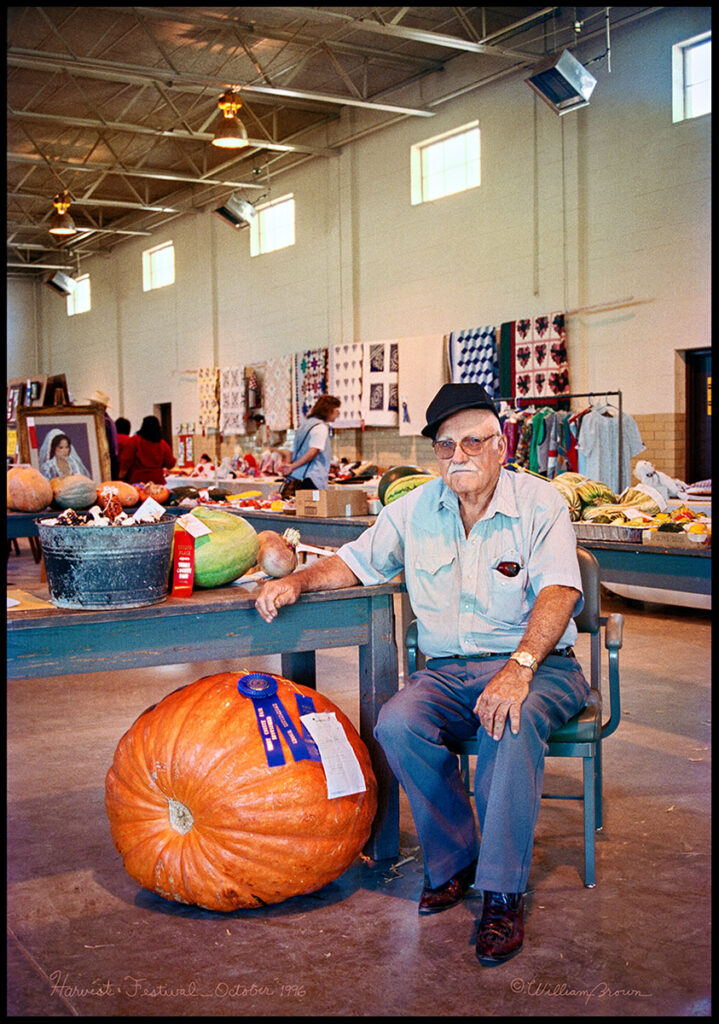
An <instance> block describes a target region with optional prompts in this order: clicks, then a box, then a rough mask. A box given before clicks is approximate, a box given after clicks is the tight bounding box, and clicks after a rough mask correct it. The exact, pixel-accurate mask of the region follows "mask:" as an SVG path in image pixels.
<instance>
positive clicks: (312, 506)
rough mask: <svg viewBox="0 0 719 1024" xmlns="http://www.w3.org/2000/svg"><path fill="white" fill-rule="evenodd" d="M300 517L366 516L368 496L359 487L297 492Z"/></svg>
mask: <svg viewBox="0 0 719 1024" xmlns="http://www.w3.org/2000/svg"><path fill="white" fill-rule="evenodd" d="M295 508H296V510H297V515H298V516H317V518H318V519H329V518H345V517H346V516H366V515H368V514H369V509H368V506H367V494H366V493H365V491H363V490H361V489H360V488H358V487H336V488H333V489H331V490H327V491H295Z"/></svg>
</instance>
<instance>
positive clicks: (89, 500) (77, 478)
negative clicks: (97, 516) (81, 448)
mask: <svg viewBox="0 0 719 1024" xmlns="http://www.w3.org/2000/svg"><path fill="white" fill-rule="evenodd" d="M50 486H51V487H52V500H53V502H54V503H55V504H56V505H59V506H60V508H74V509H78V508H90V506H91V505H95V504H96V503H97V484H94V483H93V482H92V480H91V479H90V477H89V476H85V475H84V474H83V473H70V475H69V476H57V477H53V479H52V480H51V481H50Z"/></svg>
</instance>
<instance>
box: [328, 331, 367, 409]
mask: <svg viewBox="0 0 719 1024" xmlns="http://www.w3.org/2000/svg"><path fill="white" fill-rule="evenodd" d="M328 381H329V383H328V387H327V390H328V392H329V394H330V395H334V396H335V397H336V398H339V400H340V401H341V402H342V405H341V406H340V412H339V416H338V417H337V419H336V420H335V421H334V424H333V426H334V428H335V429H337V427H359V426H361V425H362V346H361V345H360V344H359V343H355V344H347V345H334V346H333V347H332V348H331V349H330V350H329V372H328Z"/></svg>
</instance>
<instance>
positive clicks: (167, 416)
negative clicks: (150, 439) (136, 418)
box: [152, 402, 172, 448]
mask: <svg viewBox="0 0 719 1024" xmlns="http://www.w3.org/2000/svg"><path fill="white" fill-rule="evenodd" d="M152 411H153V413H154V414H155V416H157V418H158V420H159V421H160V427H161V428H162V436H163V438H164V439H165V441H167V443H168V444H169V446H170V448H172V402H155V404H154V405H153V407H152Z"/></svg>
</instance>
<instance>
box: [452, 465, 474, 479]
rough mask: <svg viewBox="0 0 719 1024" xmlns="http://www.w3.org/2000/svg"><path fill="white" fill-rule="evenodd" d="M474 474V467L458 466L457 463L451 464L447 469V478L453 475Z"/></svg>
mask: <svg viewBox="0 0 719 1024" xmlns="http://www.w3.org/2000/svg"><path fill="white" fill-rule="evenodd" d="M476 472H477V470H476V469H475V468H474V466H468V465H466V464H464V465H458V464H457V463H453V464H452V465H451V466H450V467H449V470H448V474H449V476H452V474H453V473H476Z"/></svg>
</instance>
